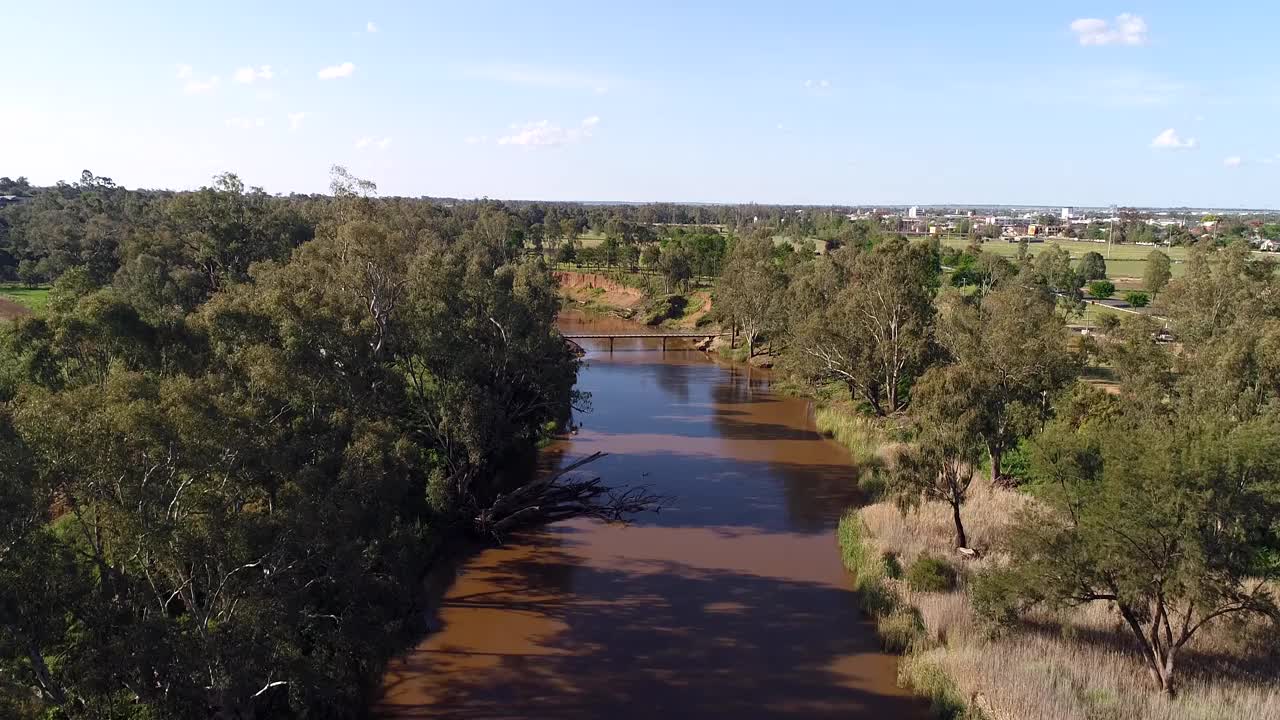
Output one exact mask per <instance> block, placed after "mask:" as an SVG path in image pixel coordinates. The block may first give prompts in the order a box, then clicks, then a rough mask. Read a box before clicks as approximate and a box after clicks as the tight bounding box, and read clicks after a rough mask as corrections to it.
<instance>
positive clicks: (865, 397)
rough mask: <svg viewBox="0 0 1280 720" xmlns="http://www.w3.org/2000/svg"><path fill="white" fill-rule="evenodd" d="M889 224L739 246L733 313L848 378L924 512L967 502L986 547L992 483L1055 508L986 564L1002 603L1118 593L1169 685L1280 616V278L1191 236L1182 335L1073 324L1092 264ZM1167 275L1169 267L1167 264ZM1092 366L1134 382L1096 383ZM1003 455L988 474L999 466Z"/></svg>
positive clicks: (1124, 617) (1156, 672)
mask: <svg viewBox="0 0 1280 720" xmlns="http://www.w3.org/2000/svg"><path fill="white" fill-rule="evenodd" d="M943 253H944V251H943V249H942V248H941V247H940V246H939V245H938V244H936V242H934V243H929V242H908V241H906V240H903V239H902V238H898V237H894V236H891V235H881V236H872V237H870V238H868V239H867V240H866V241H865V242H862V243H860V244H851V245H848V246H846V247H844V248H843V249H841V250H838V251H836V252H833V253H829V254H827V255H825V256H821V257H817V258H813V257H799V256H794V255H792V256H788V255H787V254H785V253H780V252H779V251H778V250H777V248H776V247H774V246H773V244H772V242H770V241H768V240H767V239H764V238H757V239H751V238H748V239H744V240H742V241H739V242H738V243H735V244H734V245H733V246H732V248H731V250H730V253H729V256H728V258H727V260H726V265H725V273H724V277H723V278H722V279H721V282H720V283H719V284H718V285H717V287H716V290H715V295H714V298H715V309H716V312H717V313H719V314H720V316H721V317H722V319H723V321H724V322H725V323H726V324H728V325H731V326H733V327H736V328H737V329H738V331H739V333H740V334H741V335H742V336H743V337H744V338H745V340H746V344H747V347H748V348H750V350H749V352H748V354H753V353H755V352H757V351H758V350H759V349H760V348H761V347H762V346H763V347H767V349H768V350H769V352H770V353H772V354H773V355H774V356H775V359H776V361H777V363H778V365H779V366H780V367H781V368H783V369H785V370H786V371H787V372H789V373H790V374H791V375H792V376H794V377H796V378H798V379H801V380H803V381H807V382H808V383H810V384H811V385H812V386H813V387H824V386H825V387H828V388H830V387H831V386H832V385H833V384H834V385H835V386H838V387H839V388H842V390H843V396H844V397H845V398H846V400H845V402H846V403H848V404H849V405H852V406H854V407H857V408H860V410H858V411H857V412H860V413H862V414H863V415H864V416H866V417H868V418H871V419H873V420H874V422H873V423H872V424H873V426H875V427H878V428H879V431H880V433H881V435H880V439H881V440H884V441H888V440H889V439H891V438H893V439H897V440H899V441H901V442H903V443H904V445H903V446H902V449H901V450H900V451H898V452H896V453H895V457H894V459H893V461H892V462H891V463H890V467H889V468H888V469H886V470H885V471H884V472H882V473H879V474H877V475H876V476H875V477H876V479H877V481H878V482H879V483H881V484H882V488H881V491H882V492H884V493H885V494H886V496H887V497H889V498H892V499H894V500H895V501H896V502H897V503H898V505H899V507H901V508H903V509H904V511H905V510H908V509H910V508H912V507H915V506H918V505H919V504H920V503H926V502H929V503H943V504H945V505H948V506H950V509H951V515H952V517H953V519H954V525H955V545H956V547H958V548H963V549H966V551H968V550H967V548H968V545H969V540H968V537H967V534H966V528H965V504H966V500H967V499H968V497H969V495H970V494H971V491H972V489H973V487H974V483H978V482H991V483H998V484H1002V485H1010V486H1016V487H1019V488H1020V489H1022V490H1025V491H1026V492H1028V493H1030V494H1032V495H1033V496H1035V497H1036V498H1037V499H1038V500H1039V502H1038V503H1034V504H1033V505H1032V506H1031V507H1032V508H1033V509H1032V510H1030V511H1028V512H1027V513H1026V514H1025V515H1023V516H1022V517H1020V518H1019V520H1018V528H1017V530H1016V531H1015V532H1014V533H1012V535H1013V537H1014V540H1013V542H1012V544H1011V545H1010V546H1009V547H1003V548H984V550H991V551H995V552H997V553H999V554H1000V556H1001V557H1002V558H1004V559H1003V560H1002V561H1000V562H997V563H996V564H995V565H994V566H988V567H989V568H991V569H990V570H989V571H988V572H985V573H983V574H982V575H980V576H979V577H977V578H975V579H974V580H973V582H974V595H975V598H976V599H977V602H978V604H979V606H980V609H982V610H983V611H984V612H985V613H986V614H987V616H988V617H989V619H991V620H992V621H993V622H995V623H1009V622H1014V621H1016V619H1017V618H1018V617H1020V616H1021V615H1022V614H1023V613H1025V612H1027V611H1029V610H1031V609H1033V608H1036V607H1049V608H1054V607H1066V606H1074V605H1082V604H1086V603H1092V602H1101V603H1109V604H1110V606H1111V607H1113V608H1115V612H1116V615H1117V623H1118V624H1119V625H1120V626H1121V627H1123V628H1124V632H1127V633H1129V635H1130V639H1131V640H1132V641H1133V643H1134V644H1135V646H1136V648H1137V650H1138V654H1139V656H1140V657H1141V658H1142V661H1143V662H1144V663H1146V666H1147V668H1148V669H1149V671H1150V674H1151V676H1152V677H1153V678H1154V680H1155V687H1157V688H1159V689H1161V690H1163V691H1165V692H1170V693H1171V692H1173V691H1174V690H1175V688H1176V687H1177V677H1178V668H1179V664H1178V660H1179V658H1180V657H1181V656H1180V653H1181V652H1182V651H1183V650H1184V648H1185V647H1186V645H1187V643H1188V642H1190V641H1191V639H1192V638H1193V637H1195V635H1196V633H1198V632H1200V631H1201V630H1202V629H1203V628H1204V627H1205V626H1206V625H1208V624H1211V623H1214V622H1221V621H1222V618H1233V617H1239V616H1241V615H1245V614H1252V615H1255V616H1263V617H1270V618H1272V619H1273V620H1277V621H1280V609H1278V608H1277V604H1276V587H1277V586H1276V581H1277V580H1280V524H1278V523H1277V518H1280V459H1278V458H1280V281H1277V279H1276V276H1275V269H1276V268H1275V265H1274V263H1272V262H1270V261H1256V260H1253V259H1252V258H1251V254H1250V251H1249V249H1248V246H1247V245H1245V244H1243V243H1237V244H1233V245H1231V246H1229V247H1227V248H1225V249H1216V248H1214V247H1213V246H1212V245H1211V244H1210V245H1201V246H1197V248H1196V249H1195V250H1194V251H1193V253H1192V255H1191V258H1190V260H1189V261H1188V263H1187V267H1186V273H1185V275H1183V276H1182V277H1181V278H1178V279H1175V280H1173V281H1172V282H1170V283H1169V285H1168V288H1167V290H1166V291H1165V292H1164V294H1163V295H1162V296H1161V298H1162V302H1163V310H1164V312H1166V313H1167V314H1168V315H1169V317H1170V318H1171V320H1172V323H1173V328H1174V333H1175V335H1176V337H1177V338H1178V340H1179V342H1178V343H1177V344H1176V345H1173V344H1170V343H1167V342H1164V334H1163V332H1162V331H1163V328H1162V327H1161V325H1159V324H1157V323H1156V322H1155V321H1154V320H1153V319H1151V318H1149V317H1145V316H1132V317H1130V318H1128V319H1126V320H1125V321H1123V322H1121V323H1119V324H1111V325H1110V326H1109V328H1108V330H1107V332H1106V334H1104V335H1102V336H1096V337H1093V338H1085V339H1073V337H1072V336H1071V335H1070V334H1069V333H1068V331H1067V328H1066V327H1065V321H1064V316H1065V314H1066V312H1067V311H1069V310H1070V308H1071V306H1072V305H1073V304H1074V302H1075V300H1076V295H1074V294H1073V293H1078V291H1079V288H1080V285H1081V283H1082V278H1083V277H1086V276H1088V273H1089V272H1091V271H1094V272H1096V270H1091V269H1090V268H1089V267H1086V266H1087V265H1088V263H1081V264H1078V265H1074V266H1073V265H1072V264H1071V263H1070V262H1069V258H1068V256H1067V254H1066V253H1065V252H1059V251H1053V250H1051V251H1047V252H1043V253H1039V254H1037V255H1034V256H1032V255H1030V254H1024V255H1023V256H1022V257H1020V258H1018V259H1017V260H1016V261H1012V262H1011V261H1008V260H1004V259H1001V258H997V257H995V256H993V255H990V254H987V253H983V252H982V251H981V250H980V249H977V248H972V249H971V250H969V251H965V252H964V253H961V254H964V255H968V256H969V257H968V258H967V259H965V258H959V257H958V256H957V254H955V253H951V254H950V257H949V258H948V259H949V260H950V261H951V262H953V263H955V267H956V268H958V271H957V273H955V274H952V273H944V272H942V262H941V260H942V258H943ZM1164 280H1166V281H1167V280H1168V278H1167V277H1165V278H1164ZM1087 365H1092V366H1103V367H1105V368H1106V369H1107V370H1108V371H1109V372H1111V373H1113V374H1114V375H1115V377H1116V378H1117V380H1118V388H1119V390H1118V393H1115V394H1111V393H1107V392H1104V391H1101V390H1098V389H1095V388H1094V387H1092V386H1090V385H1087V384H1085V383H1084V382H1082V381H1081V380H1080V377H1081V373H1082V371H1083V369H1084V368H1085V367H1086V366H1087ZM983 467H985V468H986V479H980V478H981V477H982V475H983V473H982V470H981V469H982V468H983Z"/></svg>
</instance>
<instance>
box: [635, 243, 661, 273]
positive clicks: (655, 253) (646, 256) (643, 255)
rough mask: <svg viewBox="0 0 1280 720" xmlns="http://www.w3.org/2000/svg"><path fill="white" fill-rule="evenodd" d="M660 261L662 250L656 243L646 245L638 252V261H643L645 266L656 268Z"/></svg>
mask: <svg viewBox="0 0 1280 720" xmlns="http://www.w3.org/2000/svg"><path fill="white" fill-rule="evenodd" d="M661 261H662V250H661V249H660V248H659V247H658V245H657V244H656V243H655V244H650V245H646V246H645V248H644V250H642V251H641V252H640V262H642V263H644V266H645V267H647V268H656V267H658V265H659V264H660V263H661Z"/></svg>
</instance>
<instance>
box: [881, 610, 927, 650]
mask: <svg viewBox="0 0 1280 720" xmlns="http://www.w3.org/2000/svg"><path fill="white" fill-rule="evenodd" d="M876 630H877V631H879V633H880V640H881V641H882V642H883V643H884V649H885V650H887V651H888V652H897V653H901V652H906V651H908V650H910V649H911V648H913V647H914V646H915V645H916V643H918V642H920V641H921V640H923V639H924V638H925V627H924V619H923V618H921V617H920V611H919V610H917V609H915V608H913V607H911V606H910V605H906V604H901V605H898V606H897V607H895V608H893V609H892V610H890V611H889V612H888V614H886V615H882V616H880V618H879V619H878V620H877V621H876Z"/></svg>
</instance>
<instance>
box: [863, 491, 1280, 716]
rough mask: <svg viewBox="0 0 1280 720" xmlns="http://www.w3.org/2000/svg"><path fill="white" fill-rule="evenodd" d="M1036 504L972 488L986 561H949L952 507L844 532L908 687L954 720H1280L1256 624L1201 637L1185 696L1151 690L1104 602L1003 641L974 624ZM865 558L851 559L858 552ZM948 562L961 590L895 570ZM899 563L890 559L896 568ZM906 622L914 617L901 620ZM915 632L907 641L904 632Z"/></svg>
mask: <svg viewBox="0 0 1280 720" xmlns="http://www.w3.org/2000/svg"><path fill="white" fill-rule="evenodd" d="M1029 502H1034V500H1032V499H1031V498H1029V497H1027V496H1025V495H1023V494H1021V493H1017V492H1013V491H1007V490H1001V489H996V488H991V487H989V486H987V485H985V484H983V485H982V486H981V487H980V486H978V485H975V486H974V491H973V494H972V496H971V497H970V499H969V502H968V503H967V504H966V505H965V507H964V510H963V516H964V519H965V527H966V530H967V531H968V534H969V537H970V544H971V545H972V546H973V547H975V548H976V549H978V550H979V551H980V552H981V553H982V557H981V559H978V560H967V559H962V558H960V557H958V556H956V555H955V554H954V553H953V552H952V551H951V546H952V543H953V538H954V535H953V533H954V529H953V526H952V522H951V514H950V508H949V507H946V506H943V505H935V506H925V507H922V508H921V509H920V511H919V512H916V513H911V514H908V515H905V516H904V515H903V514H902V513H901V512H899V511H898V509H897V508H896V507H894V506H893V505H892V504H889V503H876V504H874V505H869V506H867V507H864V508H862V509H861V510H858V511H856V513H851V514H850V515H849V516H848V517H846V518H845V520H844V522H842V523H841V531H840V532H841V534H840V539H841V544H842V547H845V548H846V550H845V558H846V563H847V564H848V565H849V567H850V569H851V570H853V571H854V572H855V574H858V575H862V576H868V577H871V576H874V581H873V582H869V581H865V580H860V581H859V589H860V590H865V589H866V586H868V585H870V586H871V590H872V592H873V594H874V595H875V596H876V598H875V600H874V603H873V605H872V606H871V607H869V608H868V609H869V611H870V612H872V614H874V615H877V617H878V618H879V623H880V625H881V630H882V633H884V632H886V631H887V632H889V633H893V636H892V638H891V640H890V641H889V642H887V644H888V645H890V646H892V647H897V648H906V649H908V651H909V652H908V655H907V657H906V658H904V660H903V663H902V676H903V679H904V681H906V682H908V683H910V684H911V685H913V686H915V687H916V688H918V689H920V690H921V691H922V692H924V693H925V694H927V695H929V696H931V697H932V698H933V699H934V701H935V705H936V706H938V708H939V710H940V712H941V713H942V714H944V715H947V716H949V717H987V718H990V720H1131V719H1132V720H1210V719H1212V720H1227V719H1232V720H1234V719H1239V720H1246V719H1247V720H1255V719H1257V720H1280V631H1278V630H1277V627H1276V626H1275V624H1273V623H1268V622H1265V621H1258V620H1247V621H1240V620H1222V621H1219V622H1217V623H1215V624H1213V625H1211V626H1210V627H1207V628H1206V629H1204V630H1202V631H1201V632H1200V633H1199V634H1198V635H1197V636H1196V637H1195V638H1194V639H1193V640H1192V642H1191V643H1190V644H1189V645H1188V647H1187V648H1186V649H1185V651H1184V653H1183V655H1182V656H1181V659H1180V663H1181V670H1180V672H1181V680H1180V685H1179V692H1178V695H1177V696H1176V697H1174V698H1168V697H1165V696H1163V695H1161V694H1160V693H1158V692H1157V691H1156V690H1155V686H1154V685H1153V683H1152V682H1151V680H1150V679H1149V676H1148V674H1147V671H1146V668H1145V665H1144V664H1143V663H1142V660H1141V658H1140V656H1139V655H1138V652H1137V649H1136V644H1135V643H1134V642H1133V640H1132V639H1131V638H1130V637H1129V636H1128V634H1127V632H1128V631H1127V630H1126V628H1125V626H1123V625H1122V621H1121V618H1120V617H1119V614H1118V613H1117V612H1116V611H1115V610H1114V608H1112V607H1109V606H1108V604H1105V603H1091V604H1089V605H1085V606H1082V607H1079V608H1075V609H1072V610H1069V611H1064V612H1061V613H1051V612H1048V611H1044V612H1040V613H1038V614H1033V615H1031V616H1029V617H1027V618H1025V620H1024V622H1023V623H1022V624H1021V625H1020V626H1018V627H1016V628H1013V629H1011V630H1005V631H1002V632H999V633H996V632H995V631H994V630H993V629H992V628H990V627H988V626H987V625H985V624H984V623H982V622H981V620H980V619H979V618H978V617H977V616H976V615H975V614H974V611H973V607H972V604H971V602H970V598H969V594H968V591H967V587H966V586H967V582H966V578H968V577H971V576H972V574H973V573H975V572H977V571H979V570H981V568H982V567H983V566H984V565H986V564H987V563H992V562H998V561H999V555H998V553H997V552H994V551H995V550H996V548H998V547H999V545H1000V543H1001V541H1002V540H1003V539H1004V538H1005V537H1006V536H1007V534H1008V532H1009V530H1010V527H1011V521H1012V519H1013V516H1014V514H1015V513H1016V512H1017V510H1018V509H1019V508H1020V507H1022V506H1024V505H1025V504H1027V503H1029ZM855 542H856V543H857V545H858V548H857V550H856V551H854V552H850V551H849V549H848V547H849V545H850V544H851V543H855ZM925 553H929V554H932V555H935V556H944V557H950V558H951V559H952V561H953V563H954V564H955V566H956V567H957V569H959V570H960V576H961V582H960V585H959V587H958V589H957V590H955V591H953V592H945V593H927V592H914V591H912V590H911V588H910V587H909V586H908V585H907V584H906V583H905V582H904V581H902V580H898V579H895V578H893V577H892V576H891V575H892V573H891V572H889V571H888V568H891V567H894V566H896V565H900V566H902V567H906V566H909V565H910V563H911V562H912V561H913V560H914V559H915V558H916V557H919V556H920V555H922V554H925ZM889 558H892V560H889ZM904 619H907V620H905V621H904ZM911 632H915V635H914V636H911V637H909V638H907V639H905V640H904V639H903V634H904V633H911Z"/></svg>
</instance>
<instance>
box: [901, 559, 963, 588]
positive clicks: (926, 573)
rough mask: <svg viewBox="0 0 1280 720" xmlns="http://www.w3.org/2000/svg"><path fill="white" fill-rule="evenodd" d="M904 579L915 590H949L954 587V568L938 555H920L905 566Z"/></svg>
mask: <svg viewBox="0 0 1280 720" xmlns="http://www.w3.org/2000/svg"><path fill="white" fill-rule="evenodd" d="M906 580H907V585H908V586H910V588H911V589H912V590H914V591H916V592H950V591H951V590H954V589H955V587H956V569H955V568H954V567H952V566H951V564H950V563H948V562H947V561H946V560H943V559H942V558H940V557H936V556H933V555H928V554H925V555H920V556H919V557H917V558H916V559H915V560H913V561H912V562H911V564H910V565H908V566H907V573H906Z"/></svg>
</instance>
